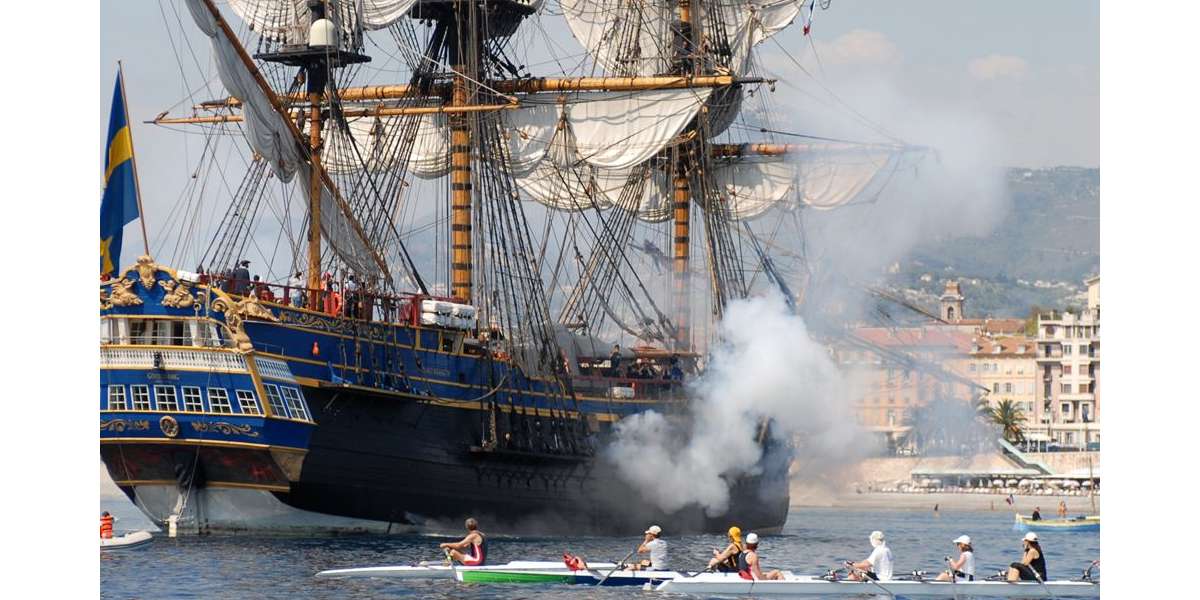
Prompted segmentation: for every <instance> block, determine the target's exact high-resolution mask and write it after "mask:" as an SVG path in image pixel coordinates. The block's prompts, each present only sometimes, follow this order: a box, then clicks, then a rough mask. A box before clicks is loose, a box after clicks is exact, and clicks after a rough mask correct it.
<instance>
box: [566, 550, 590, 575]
mask: <svg viewBox="0 0 1200 600" xmlns="http://www.w3.org/2000/svg"><path fill="white" fill-rule="evenodd" d="M563 564H564V565H567V568H568V569H570V570H572V571H583V570H586V569H587V563H586V562H584V560H583V558H581V557H578V556H573V555H571V554H567V553H566V552H563Z"/></svg>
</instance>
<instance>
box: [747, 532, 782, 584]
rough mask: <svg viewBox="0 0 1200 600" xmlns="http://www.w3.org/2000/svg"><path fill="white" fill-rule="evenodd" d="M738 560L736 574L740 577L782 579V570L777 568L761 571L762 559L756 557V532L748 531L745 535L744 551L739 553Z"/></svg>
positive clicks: (755, 579)
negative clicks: (765, 571)
mask: <svg viewBox="0 0 1200 600" xmlns="http://www.w3.org/2000/svg"><path fill="white" fill-rule="evenodd" d="M737 560H738V575H741V577H742V579H750V580H753V581H759V580H763V579H766V580H773V579H783V572H781V571H779V570H775V571H768V572H767V573H763V572H762V561H760V560H759V558H758V534H757V533H750V534H747V535H746V551H745V552H743V553H741V554H739V555H738V557H737Z"/></svg>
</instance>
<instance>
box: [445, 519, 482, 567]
mask: <svg viewBox="0 0 1200 600" xmlns="http://www.w3.org/2000/svg"><path fill="white" fill-rule="evenodd" d="M465 525H466V527H467V537H464V538H463V539H461V540H459V541H457V542H448V543H441V544H438V547H439V548H441V549H443V550H446V551H447V554H448V555H449V556H450V558H451V559H452V560H455V561H458V563H459V564H461V565H466V566H468V567H478V566H481V565H484V564H486V561H487V539H486V538H484V537H483V532H482V531H479V522H478V521H476V520H475V519H467V522H466V523H465ZM464 551H466V552H464Z"/></svg>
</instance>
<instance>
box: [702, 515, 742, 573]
mask: <svg viewBox="0 0 1200 600" xmlns="http://www.w3.org/2000/svg"><path fill="white" fill-rule="evenodd" d="M745 551H746V548H745V547H744V546H743V545H742V530H741V529H740V528H739V527H738V526H736V525H734V526H733V527H730V528H729V545H728V546H725V549H724V550H721V551H718V550H717V549H716V548H713V557H712V560H709V561H708V568H709V570H713V569H716V570H717V571H719V572H721V573H737V572H738V556H739V555H740V554H741V553H743V552H745Z"/></svg>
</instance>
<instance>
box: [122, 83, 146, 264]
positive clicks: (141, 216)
mask: <svg viewBox="0 0 1200 600" xmlns="http://www.w3.org/2000/svg"><path fill="white" fill-rule="evenodd" d="M117 73H118V75H119V77H118V79H120V80H121V109H122V110H123V111H125V126H126V127H128V128H129V162H130V164H131V165H132V166H133V189H134V190H135V191H136V192H137V203H138V221H139V222H140V223H141V225H142V247H143V248H144V249H145V250H146V256H150V238H149V236H147V235H146V210H145V209H144V208H142V184H141V182H139V181H138V174H137V153H136V152H134V151H133V121H130V120H129V95H128V94H126V93H125V69H124V68H123V67H122V66H121V61H119V60H118V61H117Z"/></svg>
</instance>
